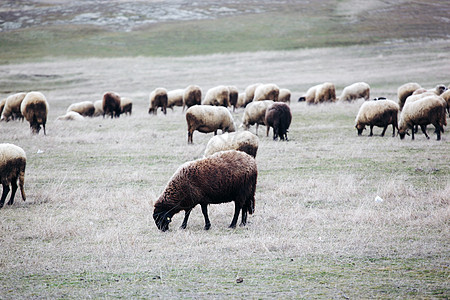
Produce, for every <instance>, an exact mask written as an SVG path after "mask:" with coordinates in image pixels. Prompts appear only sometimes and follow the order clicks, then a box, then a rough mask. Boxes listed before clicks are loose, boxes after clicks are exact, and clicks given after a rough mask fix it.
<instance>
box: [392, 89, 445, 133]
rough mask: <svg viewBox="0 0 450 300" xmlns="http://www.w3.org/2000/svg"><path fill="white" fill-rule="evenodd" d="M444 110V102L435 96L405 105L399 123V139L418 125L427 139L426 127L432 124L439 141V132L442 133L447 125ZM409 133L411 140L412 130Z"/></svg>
mask: <svg viewBox="0 0 450 300" xmlns="http://www.w3.org/2000/svg"><path fill="white" fill-rule="evenodd" d="M445 108H446V107H445V101H444V100H443V99H442V98H441V97H439V96H437V95H431V96H427V97H424V98H421V99H419V100H417V101H414V102H408V103H405V105H404V106H403V110H402V113H401V115H400V122H399V129H398V133H399V135H400V138H401V139H403V138H404V137H405V134H407V132H408V129H412V128H414V126H415V125H419V126H420V128H421V129H422V132H423V134H425V136H426V137H427V139H429V138H430V137H429V136H428V134H427V132H426V126H427V125H428V124H433V126H434V127H435V128H436V130H435V132H436V134H437V140H440V139H441V132H444V126H446V125H447V120H446V117H445ZM411 132H412V139H414V130H412V131H411Z"/></svg>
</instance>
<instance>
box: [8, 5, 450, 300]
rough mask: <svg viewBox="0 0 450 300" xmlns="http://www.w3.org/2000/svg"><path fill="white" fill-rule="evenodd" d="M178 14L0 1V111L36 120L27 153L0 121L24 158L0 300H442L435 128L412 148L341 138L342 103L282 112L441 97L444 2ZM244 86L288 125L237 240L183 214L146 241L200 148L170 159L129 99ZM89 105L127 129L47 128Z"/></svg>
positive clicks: (445, 200)
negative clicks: (22, 103)
mask: <svg viewBox="0 0 450 300" xmlns="http://www.w3.org/2000/svg"><path fill="white" fill-rule="evenodd" d="M21 3H22V2H21ZM183 3H184V2H180V3H178V2H176V1H175V2H172V1H171V2H170V3H169V2H168V1H150V2H136V4H132V3H131V2H126V1H111V2H107V3H106V2H101V1H82V2H81V1H80V3H79V4H69V2H67V1H48V2H46V1H28V2H23V3H22V4H20V5H19V4H17V2H16V1H5V2H2V4H0V7H1V10H0V17H1V20H2V22H0V28H1V30H2V31H1V32H0V50H1V51H0V62H1V65H0V94H1V97H6V96H8V95H10V94H12V93H15V92H19V91H31V90H39V91H42V92H43V93H44V94H45V95H46V97H47V99H48V101H49V103H50V111H49V120H48V123H47V136H43V135H42V132H41V134H40V135H38V136H32V135H31V134H30V129H29V125H28V123H27V122H17V121H15V122H8V123H4V122H2V123H0V137H1V142H8V143H14V144H16V145H18V146H20V147H22V148H23V149H24V150H25V151H26V153H27V170H26V176H25V191H26V193H27V200H26V201H25V202H23V201H22V200H21V199H20V196H19V195H16V201H15V203H14V205H13V206H9V207H4V208H2V209H1V210H0V249H1V251H0V282H1V283H0V298H1V299H17V298H90V297H92V298H156V297H160V298H178V297H185V298H443V299H445V298H448V297H449V295H450V289H449V284H448V278H449V256H450V255H449V251H448V249H449V246H450V245H449V241H450V234H449V228H450V227H449V223H450V222H449V220H450V218H449V217H450V196H449V195H450V167H449V161H450V142H449V134H448V132H447V129H448V128H446V132H445V133H444V134H443V136H442V140H441V141H436V135H435V134H434V133H433V131H434V128H433V127H432V126H429V129H428V130H429V135H430V137H431V139H430V140H427V139H426V138H425V137H424V135H423V134H421V133H420V134H418V135H416V140H414V141H412V140H411V138H410V137H406V138H405V140H400V139H399V137H398V136H396V137H391V133H392V129H391V128H389V129H388V130H387V132H386V136H385V137H380V133H381V128H375V129H374V131H375V136H373V137H368V130H367V131H365V132H364V133H363V136H359V137H358V136H357V133H356V129H355V128H354V119H355V116H356V113H357V111H358V109H359V106H360V105H361V103H362V102H361V101H358V102H355V103H333V104H324V105H319V106H308V105H306V104H305V103H299V102H297V101H296V99H298V97H299V96H301V95H302V94H303V93H304V92H305V91H306V90H307V89H308V88H309V87H310V86H312V85H315V84H318V83H321V82H325V81H330V82H333V83H335V85H336V88H337V94H338V95H339V94H340V92H341V91H342V89H343V88H344V87H345V86H347V85H349V84H351V83H354V82H357V81H365V82H367V83H369V84H370V86H371V97H372V98H373V97H379V96H385V97H388V98H390V99H394V100H395V99H396V91H397V87H398V86H400V85H401V84H403V83H406V82H410V81H416V82H418V83H420V84H421V85H422V86H423V87H425V88H433V87H434V86H435V85H436V84H440V83H442V84H445V85H449V83H450V72H449V68H448V66H449V65H450V42H449V40H448V32H449V31H448V29H449V21H448V15H449V14H448V12H449V5H448V4H446V3H445V2H441V1H371V5H369V6H367V5H366V1H339V2H336V3H335V2H334V1H313V2H311V3H307V2H305V1H286V2H283V3H282V2H279V1H277V2H271V1H257V2H256V1H255V2H251V4H241V3H239V2H235V1H221V2H218V1H206V2H204V1H202V2H197V4H195V3H189V5H186V6H183ZM199 3H202V4H199ZM246 3H250V2H246ZM83 5H86V6H83ZM89 5H93V6H89ZM127 5H128V6H127ZM177 5H178V6H177ZM199 6H201V7H199ZM185 7H189V9H184V8H185ZM100 8H101V9H100ZM125 8H127V9H125ZM194 8H195V9H194ZM118 9H121V10H120V11H121V12H122V14H121V15H120V14H119V13H118ZM133 9H135V10H136V11H142V15H139V14H137V13H136V12H135V11H134V10H133ZM145 9H148V10H147V11H145ZM180 11H182V12H183V13H180ZM87 12H90V13H92V15H89V14H87ZM126 12H127V13H126ZM157 12H165V13H160V14H158V13H157ZM188 12H190V13H188ZM152 13H153V14H152ZM143 15H145V16H143ZM161 15H163V16H165V17H161ZM171 16H173V17H171ZM91 21H92V22H91ZM5 24H6V25H5ZM255 82H274V83H276V84H278V85H279V86H280V87H283V88H289V89H290V90H291V91H292V93H293V96H292V102H291V110H292V113H293V121H292V124H291V127H290V130H289V133H288V137H289V141H288V142H279V141H273V140H272V138H271V135H270V136H269V137H266V136H265V127H264V126H260V128H259V138H260V147H259V150H258V154H257V158H256V160H257V164H258V184H257V191H256V211H255V213H254V214H253V215H251V216H249V223H248V224H247V226H246V227H242V228H237V229H235V230H232V229H228V228H227V227H228V225H229V223H230V222H231V219H232V215H233V211H234V205H233V204H232V203H228V204H221V205H212V206H210V207H209V212H210V219H211V222H212V228H211V229H210V230H209V231H204V230H203V226H204V220H203V216H202V214H201V210H200V208H195V209H194V211H193V213H192V214H191V217H190V220H189V223H188V227H187V229H186V230H181V229H179V226H180V225H181V222H182V219H183V214H182V213H180V214H177V215H175V217H174V219H173V222H172V223H171V225H170V228H171V230H170V231H169V232H165V233H162V232H160V231H158V230H157V228H156V226H155V224H154V221H153V218H152V211H153V203H154V202H155V201H156V200H157V198H158V197H159V195H160V194H161V192H162V191H163V189H164V187H165V184H166V183H167V181H168V180H169V178H170V176H171V175H172V174H173V173H174V172H175V170H176V169H177V168H178V166H179V165H181V164H182V163H184V162H186V161H190V160H193V159H197V158H200V157H202V156H203V151H204V149H205V146H206V143H207V142H208V140H209V139H210V138H211V137H212V134H202V133H199V132H195V133H194V137H193V138H194V144H193V145H188V144H187V126H186V121H185V117H184V113H183V112H182V110H181V108H179V107H177V108H175V109H174V111H171V110H170V109H169V110H168V113H167V115H163V114H162V113H161V112H158V115H157V116H153V115H148V114H147V111H148V95H149V94H150V92H151V91H152V90H153V89H155V88H156V87H165V88H167V89H169V90H170V89H176V88H184V87H186V86H187V85H189V84H198V85H200V86H201V87H202V89H203V91H204V93H205V92H206V90H207V89H209V88H210V87H213V86H216V85H219V84H227V85H236V86H237V87H238V89H239V91H241V92H242V91H243V90H244V89H245V87H246V86H247V85H249V84H252V83H255ZM106 91H116V92H118V93H119V94H120V95H121V96H126V97H130V98H132V99H133V103H134V104H133V114H132V115H131V116H121V117H120V118H118V119H110V118H105V119H103V118H101V117H99V118H88V119H86V120H85V121H80V122H62V121H55V119H56V118H57V116H59V115H63V114H64V113H65V111H66V108H67V107H68V106H69V105H70V104H71V103H74V102H79V101H85V100H90V101H95V100H99V99H101V97H102V95H103V93H104V92H106ZM233 116H234V118H235V120H236V123H237V125H240V124H241V120H242V116H243V110H242V109H240V110H237V111H236V112H234V113H233ZM447 122H449V120H448V119H447ZM447 127H448V126H447ZM239 130H243V129H242V128H240V129H239ZM251 132H255V128H254V127H252V128H251ZM271 134H272V133H271ZM377 196H378V197H380V198H381V199H382V201H380V200H377V201H376V200H375V199H376V198H377ZM237 278H242V280H243V281H242V282H237V280H236V279H237ZM239 281H240V280H239Z"/></svg>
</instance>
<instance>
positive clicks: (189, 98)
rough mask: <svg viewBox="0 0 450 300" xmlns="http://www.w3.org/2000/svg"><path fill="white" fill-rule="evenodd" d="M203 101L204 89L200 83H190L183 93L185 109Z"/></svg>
mask: <svg viewBox="0 0 450 300" xmlns="http://www.w3.org/2000/svg"><path fill="white" fill-rule="evenodd" d="M201 103H202V89H201V88H200V87H199V86H198V85H189V86H187V87H186V88H185V89H184V93H183V111H184V108H185V106H187V107H188V108H189V107H191V106H194V105H200V104H201Z"/></svg>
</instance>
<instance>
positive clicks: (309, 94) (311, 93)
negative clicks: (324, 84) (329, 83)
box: [298, 84, 321, 104]
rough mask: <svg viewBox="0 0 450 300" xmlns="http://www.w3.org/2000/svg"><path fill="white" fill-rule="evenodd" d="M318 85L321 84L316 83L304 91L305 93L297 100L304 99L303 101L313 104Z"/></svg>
mask: <svg viewBox="0 0 450 300" xmlns="http://www.w3.org/2000/svg"><path fill="white" fill-rule="evenodd" d="M320 86H321V84H317V85H314V86H312V87H310V88H309V89H308V90H307V91H306V94H305V95H304V96H303V97H300V98H299V99H298V100H299V101H303V99H304V101H305V102H306V103H307V104H314V100H315V99H316V91H317V89H318V88H319V87H320Z"/></svg>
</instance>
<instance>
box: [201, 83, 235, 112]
mask: <svg viewBox="0 0 450 300" xmlns="http://www.w3.org/2000/svg"><path fill="white" fill-rule="evenodd" d="M229 103H230V90H229V89H228V87H226V86H224V85H219V86H216V87H213V88H210V89H209V90H208V91H207V92H206V95H205V99H203V101H202V104H203V105H215V106H224V107H228V106H230V105H229Z"/></svg>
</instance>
